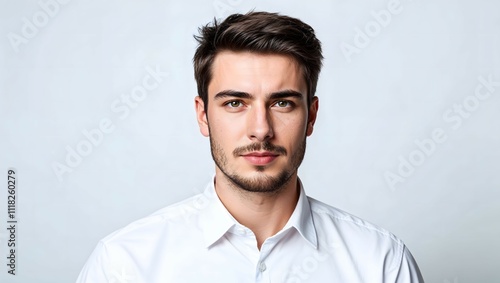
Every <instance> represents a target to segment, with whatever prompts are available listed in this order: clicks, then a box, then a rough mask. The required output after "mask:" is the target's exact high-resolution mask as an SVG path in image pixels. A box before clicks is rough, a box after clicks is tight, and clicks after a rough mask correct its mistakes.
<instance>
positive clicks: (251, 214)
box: [215, 168, 299, 250]
mask: <svg viewBox="0 0 500 283" xmlns="http://www.w3.org/2000/svg"><path fill="white" fill-rule="evenodd" d="M215 181H216V183H215V189H216V191H217V195H218V197H219V199H220V200H221V202H222V203H223V204H224V206H225V207H226V209H227V210H228V211H229V213H231V215H232V216H233V217H234V218H235V219H236V220H237V221H238V222H239V223H241V224H242V225H244V226H246V227H248V228H249V229H250V230H252V232H253V233H254V234H255V237H256V238H257V247H258V248H259V250H260V247H261V246H262V243H263V242H264V241H265V240H266V239H267V238H269V237H271V236H273V235H275V234H276V233H278V232H279V231H280V230H281V229H283V227H284V226H285V225H286V223H287V222H288V219H289V218H290V216H291V215H292V213H293V211H294V209H295V206H296V204H297V201H298V199H299V189H298V178H297V172H295V173H294V174H293V175H292V176H291V177H290V179H289V180H288V182H287V183H286V184H284V187H283V188H281V189H280V190H279V191H278V192H277V193H261V192H249V191H246V190H244V189H242V188H240V187H237V186H236V185H235V184H234V183H233V182H232V181H231V180H229V179H228V178H227V177H226V175H224V174H223V173H222V172H221V171H219V170H218V168H217V169H216V175H215Z"/></svg>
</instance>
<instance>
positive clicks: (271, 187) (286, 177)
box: [210, 136, 306, 194]
mask: <svg viewBox="0 0 500 283" xmlns="http://www.w3.org/2000/svg"><path fill="white" fill-rule="evenodd" d="M210 149H211V152H212V158H213V159H214V162H215V165H217V167H218V168H219V169H220V170H221V172H222V173H223V174H224V175H225V176H226V177H227V179H228V180H229V181H230V183H231V184H232V185H233V187H236V188H239V189H242V190H244V191H247V192H252V193H268V194H278V193H279V192H281V190H282V189H284V188H285V186H286V185H287V184H288V183H289V182H290V178H291V177H292V176H293V174H294V173H295V172H296V171H297V169H298V168H299V166H300V164H301V163H302V160H303V159H304V155H305V151H306V137H305V136H304V139H303V140H302V142H301V143H300V145H299V147H298V148H297V150H296V151H295V152H293V154H292V156H291V157H290V158H291V159H290V164H289V166H287V167H286V168H283V169H282V170H281V171H280V172H279V173H278V174H277V175H276V176H271V175H268V174H266V173H265V166H255V169H256V170H257V171H258V172H260V174H259V176H255V177H244V176H241V175H240V174H238V172H236V170H234V169H232V168H231V164H230V163H229V162H228V158H227V155H226V153H225V152H224V149H223V148H222V146H220V144H219V143H218V142H217V141H216V140H215V139H213V138H212V136H210ZM258 150H265V151H270V152H273V153H276V154H279V155H280V156H281V155H283V156H287V151H286V149H285V148H284V147H281V146H277V145H273V144H271V143H270V142H268V141H266V142H259V143H252V144H250V145H248V146H244V147H238V148H236V149H235V150H234V151H233V153H232V155H233V157H234V158H237V157H239V156H240V155H241V154H243V153H246V152H251V151H258Z"/></svg>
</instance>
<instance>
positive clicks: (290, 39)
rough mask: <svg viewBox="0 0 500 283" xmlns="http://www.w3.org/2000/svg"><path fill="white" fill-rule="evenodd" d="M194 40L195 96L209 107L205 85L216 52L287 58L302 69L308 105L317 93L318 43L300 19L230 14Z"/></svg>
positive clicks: (202, 28)
mask: <svg viewBox="0 0 500 283" xmlns="http://www.w3.org/2000/svg"><path fill="white" fill-rule="evenodd" d="M199 33H200V35H198V36H197V35H195V36H194V38H195V39H196V41H198V43H199V45H198V48H197V49H196V53H195V54H194V57H193V63H194V76H195V79H196V83H197V85H198V95H199V96H200V97H201V99H202V100H203V102H204V104H205V111H206V110H207V105H208V84H209V83H210V80H211V79H212V72H211V68H212V65H213V61H214V58H215V56H216V55H217V53H218V52H220V51H223V50H231V51H250V52H256V53H266V54H280V55H288V56H291V57H292V58H294V59H295V60H296V61H297V63H298V64H299V66H300V67H301V69H302V73H303V75H304V79H305V81H306V83H307V87H308V93H307V97H308V102H309V103H310V102H311V101H312V98H313V96H314V94H315V93H316V85H317V83H318V77H319V72H320V70H321V66H322V63H321V62H322V59H323V55H322V53H321V42H320V41H319V40H318V39H317V38H316V35H315V34H314V30H313V28H311V26H309V25H308V24H306V23H304V22H302V21H301V20H299V19H296V18H292V17H288V16H284V15H280V14H277V13H268V12H249V13H247V14H245V15H242V14H233V15H231V16H229V17H227V18H226V19H225V20H224V21H222V22H220V23H219V22H217V20H216V19H214V21H213V23H212V24H210V23H209V24H207V25H205V26H203V27H201V28H199Z"/></svg>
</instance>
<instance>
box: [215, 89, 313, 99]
mask: <svg viewBox="0 0 500 283" xmlns="http://www.w3.org/2000/svg"><path fill="white" fill-rule="evenodd" d="M228 97H236V98H242V99H251V98H253V96H252V95H251V94H250V93H248V92H243V91H236V90H230V89H229V90H223V91H221V92H219V93H217V94H216V95H215V97H214V99H215V100H219V99H224V98H228ZM287 97H295V98H298V99H300V100H302V99H304V97H303V95H302V93H300V92H298V91H295V90H291V89H286V90H281V91H277V92H273V93H271V94H269V95H268V96H267V98H268V99H280V98H287Z"/></svg>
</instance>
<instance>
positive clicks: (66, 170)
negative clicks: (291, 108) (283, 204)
mask: <svg viewBox="0 0 500 283" xmlns="http://www.w3.org/2000/svg"><path fill="white" fill-rule="evenodd" d="M251 9H255V10H266V11H271V12H280V13H283V14H287V15H290V16H294V17H298V18H300V19H302V20H303V21H305V22H307V23H309V24H310V25H311V26H313V27H314V28H315V30H316V32H317V36H318V37H319V39H320V40H321V41H322V43H323V48H324V55H325V61H324V69H323V72H322V73H321V77H320V81H319V85H318V92H317V95H318V96H319V101H320V107H319V117H318V121H317V124H316V127H315V132H314V134H313V135H312V136H311V137H310V138H309V139H308V147H307V153H306V158H305V160H304V162H303V164H302V166H301V168H300V170H299V176H300V177H301V179H302V181H303V183H304V185H305V188H306V191H307V192H308V194H309V195H311V196H312V197H315V198H317V199H319V200H322V201H323V202H326V203H328V204H330V205H333V206H336V207H338V208H340V209H343V210H346V211H348V212H350V213H352V214H355V215H357V216H359V217H362V218H364V219H366V220H368V221H370V222H373V223H375V224H377V225H379V226H382V227H384V228H386V229H388V230H390V231H392V232H393V233H394V234H396V235H397V236H398V237H400V238H401V239H402V240H403V241H404V242H405V243H406V244H407V246H408V247H409V249H410V250H411V251H412V253H413V255H414V257H415V258H416V260H417V261H418V263H419V265H420V268H421V270H422V273H423V275H424V277H425V279H426V282H431V283H433V282H436V283H437V282H439V283H447V282H450V283H458V282H460V283H465V282H475V283H476V282H500V275H499V273H498V267H499V264H500V253H499V251H500V241H499V239H500V223H499V220H498V219H499V217H500V192H499V188H500V161H499V160H500V151H499V145H500V113H499V110H500V97H499V96H500V16H499V15H500V14H499V11H500V3H499V2H498V1H488V0H480V1H465V0H461V1H429V0H413V1H410V0H400V1H397V0H377V1H347V0H333V1H308V2H306V1H285V0H273V1H264V0H245V1H243V0H215V1H214V0H209V1H206V0H204V1H202V0H197V1H159V0H158V1H131V0H127V1H96V0H94V1H83V0H72V1H69V0H65V1H63V0H60V1H56V0H41V1H6V0H2V1H1V7H0V18H1V26H0V35H1V37H0V51H1V52H0V170H1V172H0V176H2V177H0V178H1V179H2V181H0V191H1V193H0V255H1V257H0V258H1V260H0V263H1V264H0V281H1V282H38V283H44V282H47V283H49V282H50V283H56V282H73V281H74V280H75V279H76V277H77V275H78V273H79V271H80V269H81V268H82V266H83V264H84V263H85V261H86V259H87V258H88V256H89V255H90V253H91V251H92V250H93V249H94V247H95V245H96V244H97V242H98V240H99V239H101V238H103V237H104V236H106V235H107V234H109V233H111V232H113V231H115V230H116V229H119V228H120V227H123V226H124V225H126V224H128V223H130V222H132V221H134V220H136V219H139V218H141V217H143V216H146V215H148V214H150V213H152V212H154V211H155V210H157V209H160V208H162V207H164V206H166V205H169V204H172V203H174V202H177V201H179V200H182V199H184V198H186V197H188V196H191V195H193V194H196V193H199V192H201V191H202V190H203V189H204V186H205V184H206V183H207V182H209V181H210V179H211V177H212V174H213V173H214V165H213V162H212V159H211V155H210V149H209V142H208V139H206V138H204V137H203V136H202V135H201V134H200V133H199V131H198V127H197V123H196V119H195V112H194V103H193V101H194V97H195V95H196V94H197V93H196V85H195V82H194V78H193V71H192V61H191V60H192V56H193V54H194V50H195V48H196V43H195V41H194V39H193V37H192V36H193V34H196V33H197V28H198V27H199V26H201V25H203V24H206V23H208V22H209V21H211V20H212V19H213V18H214V17H216V18H224V17H226V16H227V15H229V14H231V13H234V12H240V13H241V12H243V13H244V12H247V11H249V10H251ZM144 81H147V82H148V83H149V84H144ZM11 167H13V168H15V169H17V178H18V179H17V180H18V182H17V185H18V186H17V195H16V197H17V198H16V200H17V203H16V217H17V220H18V224H17V235H16V241H17V250H16V260H17V261H16V273H17V275H16V276H12V275H9V274H7V270H8V268H7V265H6V261H7V259H6V257H7V255H8V249H7V240H8V238H9V237H10V234H9V232H8V231H7V230H6V227H7V169H8V168H11Z"/></svg>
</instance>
